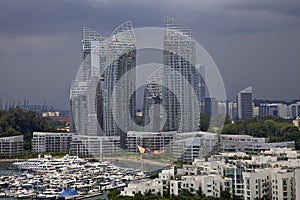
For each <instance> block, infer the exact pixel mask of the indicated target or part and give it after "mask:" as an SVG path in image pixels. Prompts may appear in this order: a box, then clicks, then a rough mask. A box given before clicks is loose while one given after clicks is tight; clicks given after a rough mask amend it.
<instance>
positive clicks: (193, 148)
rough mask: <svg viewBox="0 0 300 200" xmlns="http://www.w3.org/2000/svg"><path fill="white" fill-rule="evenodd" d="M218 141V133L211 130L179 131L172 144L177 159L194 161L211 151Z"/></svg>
mask: <svg viewBox="0 0 300 200" xmlns="http://www.w3.org/2000/svg"><path fill="white" fill-rule="evenodd" d="M217 141H218V135H217V134H215V133H209V132H201V131H199V132H189V133H177V134H176V138H175V140H174V143H173V144H172V153H173V156H174V158H175V159H179V160H183V161H186V162H193V160H194V159H195V158H203V157H204V156H206V155H207V154H208V153H210V152H211V151H212V149H213V147H214V146H215V145H216V143H217Z"/></svg>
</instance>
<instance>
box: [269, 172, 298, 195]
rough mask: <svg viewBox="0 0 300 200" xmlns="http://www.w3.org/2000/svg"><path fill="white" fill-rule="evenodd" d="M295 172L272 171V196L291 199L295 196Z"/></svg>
mask: <svg viewBox="0 0 300 200" xmlns="http://www.w3.org/2000/svg"><path fill="white" fill-rule="evenodd" d="M292 178H293V173H292V172H287V171H275V170H272V171H271V192H272V193H271V197H272V199H274V200H277V199H278V200H279V199H280V200H289V199H292V197H293V195H292V194H293V188H292V184H293V179H292Z"/></svg>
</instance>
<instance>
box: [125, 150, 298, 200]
mask: <svg viewBox="0 0 300 200" xmlns="http://www.w3.org/2000/svg"><path fill="white" fill-rule="evenodd" d="M295 154H296V155H295ZM282 157H284V158H285V159H282V160H281V158H282ZM157 184H159V185H161V186H162V188H163V189H162V190H163V191H165V190H166V189H168V187H167V186H168V185H169V186H170V188H169V190H170V194H171V195H181V192H182V190H183V189H184V190H187V191H189V192H192V193H194V194H196V193H197V191H199V190H200V189H201V191H202V193H203V194H204V195H206V196H214V197H220V194H221V191H229V192H230V193H231V194H232V195H233V196H234V197H237V198H239V199H245V200H253V199H262V198H264V197H266V198H270V199H272V200H290V199H294V200H300V187H299V185H300V154H299V153H298V154H297V152H296V151H293V150H292V149H287V148H274V149H271V150H269V151H266V152H265V153H263V154H261V155H247V154H245V153H222V154H220V155H213V156H211V157H210V158H207V159H195V160H194V162H193V165H184V166H183V167H182V168H179V167H171V168H170V169H165V170H163V171H162V172H161V173H160V174H159V178H158V179H157ZM142 185H143V186H140V187H142V189H136V188H138V187H137V186H130V187H129V188H131V189H125V190H126V191H127V193H130V192H129V190H131V191H134V193H136V192H139V191H140V192H141V193H143V192H146V191H149V190H150V189H149V187H150V186H151V187H154V186H155V184H154V183H151V184H150V185H149V184H148V185H145V184H142ZM147 187H148V188H147ZM134 188H135V189H134ZM154 191H159V190H155V189H154ZM131 194H132V192H131Z"/></svg>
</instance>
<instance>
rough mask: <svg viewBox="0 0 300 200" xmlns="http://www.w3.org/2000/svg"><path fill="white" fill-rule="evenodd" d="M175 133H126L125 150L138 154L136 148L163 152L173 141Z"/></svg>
mask: <svg viewBox="0 0 300 200" xmlns="http://www.w3.org/2000/svg"><path fill="white" fill-rule="evenodd" d="M175 134H176V131H170V132H141V131H129V132H128V133H127V138H126V141H127V144H126V145H127V150H128V151H130V152H138V149H137V146H138V145H139V146H142V147H145V148H149V149H151V150H153V151H154V150H157V151H159V150H165V149H166V148H168V147H167V146H168V145H170V144H171V142H172V141H173V140H174V137H175Z"/></svg>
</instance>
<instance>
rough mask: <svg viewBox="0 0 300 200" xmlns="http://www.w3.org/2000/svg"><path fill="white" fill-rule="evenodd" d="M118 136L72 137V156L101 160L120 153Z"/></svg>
mask: <svg viewBox="0 0 300 200" xmlns="http://www.w3.org/2000/svg"><path fill="white" fill-rule="evenodd" d="M120 148H121V146H120V136H89V135H73V137H72V142H71V152H72V153H73V154H78V155H85V156H94V157H96V158H99V159H102V158H103V156H111V155H112V154H114V153H116V152H119V151H120Z"/></svg>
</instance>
